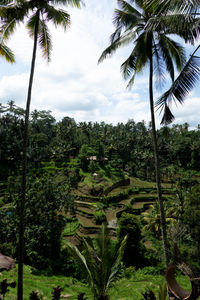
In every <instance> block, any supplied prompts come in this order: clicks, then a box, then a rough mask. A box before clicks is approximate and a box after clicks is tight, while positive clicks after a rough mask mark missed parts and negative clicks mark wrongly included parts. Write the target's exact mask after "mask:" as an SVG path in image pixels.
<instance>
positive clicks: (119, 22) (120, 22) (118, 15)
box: [113, 9, 142, 31]
mask: <svg viewBox="0 0 200 300" xmlns="http://www.w3.org/2000/svg"><path fill="white" fill-rule="evenodd" d="M139 21H140V22H141V21H142V16H141V14H139V12H137V10H136V12H134V13H130V12H127V11H123V10H119V9H115V14H114V18H113V23H114V25H115V26H116V27H120V26H121V27H124V28H125V29H126V31H127V30H129V29H132V28H134V26H135V25H136V24H138V22H139Z"/></svg>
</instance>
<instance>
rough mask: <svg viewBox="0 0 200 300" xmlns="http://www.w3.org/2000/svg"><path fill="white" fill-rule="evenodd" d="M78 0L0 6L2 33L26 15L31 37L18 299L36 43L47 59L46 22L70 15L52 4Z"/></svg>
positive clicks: (64, 22) (65, 22) (64, 20)
mask: <svg viewBox="0 0 200 300" xmlns="http://www.w3.org/2000/svg"><path fill="white" fill-rule="evenodd" d="M80 4H81V0H56V1H52V0H30V1H27V0H15V1H11V3H9V4H8V5H7V6H2V7H1V9H0V17H1V20H2V28H3V30H4V35H5V36H6V37H7V36H9V34H11V33H12V32H13V31H14V29H15V28H16V25H17V24H18V23H20V22H23V21H24V20H26V18H28V21H27V24H26V27H27V29H28V32H29V35H30V36H31V37H33V39H34V43H33V53H32V62H31V71H30V78H29V85H28V95H27V102H26V114H25V128H24V144H23V159H22V188H21V201H20V204H19V210H20V225H19V265H18V298H17V299H18V300H22V299H23V252H24V205H25V201H26V173H27V144H28V127H29V114H30V104H31V93H32V85H33V76H34V70H35V60H36V51H37V45H38V44H39V45H40V47H41V49H42V52H43V56H44V57H45V58H46V59H47V60H48V61H49V60H50V54H51V50H52V43H51V37H50V34H49V30H48V27H47V23H48V22H49V21H51V22H52V23H53V24H54V25H55V26H58V25H60V26H62V27H63V28H64V29H67V27H68V26H69V25H70V15H69V14H68V13H67V12H66V11H64V10H63V9H59V8H55V7H54V6H55V5H71V6H74V7H80Z"/></svg>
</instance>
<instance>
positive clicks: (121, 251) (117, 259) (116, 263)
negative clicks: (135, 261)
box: [106, 236, 127, 289]
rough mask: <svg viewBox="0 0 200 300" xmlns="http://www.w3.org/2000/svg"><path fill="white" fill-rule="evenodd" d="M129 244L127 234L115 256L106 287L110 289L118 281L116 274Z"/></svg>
mask: <svg viewBox="0 0 200 300" xmlns="http://www.w3.org/2000/svg"><path fill="white" fill-rule="evenodd" d="M126 244H127V236H125V237H124V239H123V240H122V242H121V244H120V247H119V249H118V250H117V251H116V254H115V255H114V256H113V263H112V267H111V270H110V274H109V277H108V279H107V284H106V289H108V288H109V287H110V286H111V285H112V283H113V282H114V281H116V275H117V273H118V272H119V268H120V263H121V261H122V257H123V255H124V250H125V248H126Z"/></svg>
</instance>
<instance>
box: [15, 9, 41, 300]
mask: <svg viewBox="0 0 200 300" xmlns="http://www.w3.org/2000/svg"><path fill="white" fill-rule="evenodd" d="M38 28H39V11H38V12H37V19H36V24H35V32H34V46H33V54H32V62H31V72H30V78H29V86H28V95H27V102H26V114H25V126H24V141H23V158H22V186H21V201H20V203H19V214H20V215H19V218H20V220H19V245H18V248H19V249H18V251H19V255H18V285H17V300H23V263H24V227H25V224H24V207H25V202H26V173H27V145H28V130H29V114H30V104H31V92H32V85H33V75H34V69H35V59H36V50H37V39H38Z"/></svg>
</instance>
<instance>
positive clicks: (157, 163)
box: [149, 55, 169, 267]
mask: <svg viewBox="0 0 200 300" xmlns="http://www.w3.org/2000/svg"><path fill="white" fill-rule="evenodd" d="M149 61H150V70H149V100H150V110H151V123H152V135H153V144H154V158H155V172H156V185H157V194H158V203H159V208H160V222H161V232H162V241H163V250H164V258H165V266H166V267H167V266H168V264H169V256H168V251H167V232H166V221H165V212H164V206H163V199H162V192H161V181H160V160H159V155H158V143H157V134H156V125H155V115H154V100H153V57H152V55H150V57H149Z"/></svg>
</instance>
